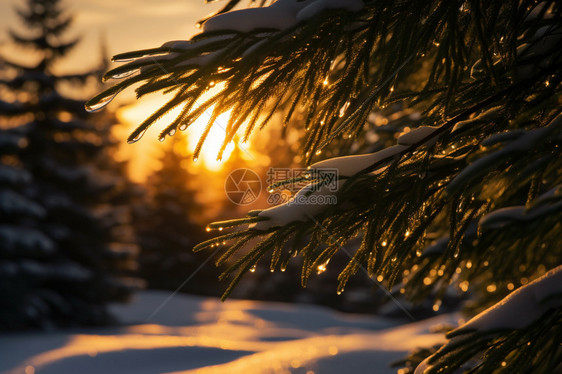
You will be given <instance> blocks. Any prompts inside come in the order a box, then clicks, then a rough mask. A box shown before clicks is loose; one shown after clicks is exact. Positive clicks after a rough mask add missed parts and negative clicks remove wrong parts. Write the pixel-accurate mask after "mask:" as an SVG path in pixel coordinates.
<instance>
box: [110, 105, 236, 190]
mask: <svg viewBox="0 0 562 374" xmlns="http://www.w3.org/2000/svg"><path fill="white" fill-rule="evenodd" d="M167 100H169V97H168V96H162V95H149V96H147V97H145V98H143V99H142V100H139V101H135V102H134V103H133V104H131V105H126V106H124V107H122V108H120V109H119V110H118V111H117V115H118V118H119V120H120V121H121V122H122V123H124V124H125V126H124V127H123V128H122V129H120V130H119V131H117V134H116V136H117V137H118V138H119V139H125V138H126V137H127V136H128V135H129V134H130V132H131V131H132V130H133V129H134V128H135V127H136V126H137V125H138V124H139V123H141V122H142V121H143V120H144V119H146V118H147V117H148V116H150V115H151V114H152V113H153V112H154V111H155V110H156V109H157V108H159V107H160V106H161V105H162V104H164V103H165V102H166V101H167ZM180 110H181V108H179V107H178V108H174V109H173V110H171V111H170V112H168V113H167V114H166V115H164V116H162V117H161V118H160V119H159V120H158V122H157V123H156V124H155V125H154V126H152V127H151V128H149V129H148V131H147V132H146V134H145V135H144V137H143V139H142V141H140V142H138V143H135V144H133V145H127V146H126V147H122V150H121V152H122V155H121V156H122V157H121V158H125V157H126V158H127V159H129V160H131V161H132V164H131V175H132V177H133V178H134V179H135V180H139V181H142V180H144V179H145V178H146V175H147V173H149V172H150V171H151V170H154V169H155V168H156V167H157V166H158V161H157V157H156V156H155V154H157V152H158V149H160V148H161V146H158V144H159V142H158V140H157V139H158V135H159V133H160V131H161V130H162V129H163V128H165V127H166V125H167V124H169V123H170V122H171V121H173V120H174V119H175V118H176V117H177V115H178V114H179V112H180ZM211 112H212V108H210V109H209V111H208V112H205V113H204V114H203V115H202V116H201V117H199V118H198V119H197V120H196V121H195V122H194V123H193V124H192V125H191V126H190V127H189V128H188V129H187V130H186V131H185V133H186V134H187V136H188V142H187V143H188V152H189V153H190V154H192V153H193V151H194V149H195V147H196V145H197V142H198V141H199V138H200V137H201V135H202V134H203V131H204V130H205V127H206V126H207V123H208V121H209V119H210V117H211ZM229 115H230V112H226V113H223V114H221V115H220V116H219V117H218V118H217V120H216V121H215V123H214V124H213V126H212V128H211V131H210V133H209V135H208V136H207V139H206V140H205V143H204V144H203V148H202V150H201V154H200V156H199V159H198V160H197V162H195V163H194V167H195V168H198V167H204V168H205V169H207V170H209V171H219V170H221V168H222V167H223V165H224V162H225V161H226V160H228V159H229V157H230V155H231V153H232V151H233V150H234V144H233V143H230V144H228V146H227V147H226V149H225V152H224V154H223V158H222V160H221V161H217V154H218V152H219V150H220V147H221V145H222V142H223V140H224V138H225V136H226V131H225V129H226V124H227V123H228V118H229ZM175 136H183V134H182V133H181V132H178V133H177V134H176V135H175ZM131 156H132V157H131Z"/></svg>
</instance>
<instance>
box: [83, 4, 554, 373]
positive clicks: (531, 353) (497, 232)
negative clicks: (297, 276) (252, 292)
mask: <svg viewBox="0 0 562 374" xmlns="http://www.w3.org/2000/svg"><path fill="white" fill-rule="evenodd" d="M237 3H239V1H238V0H231V1H228V3H227V5H226V6H225V8H224V9H223V12H219V14H218V15H215V16H213V17H211V18H209V19H208V20H206V22H205V23H204V24H203V32H202V33H201V34H199V35H196V36H194V37H193V38H192V39H191V40H190V41H173V42H168V43H165V44H164V45H162V46H161V47H159V48H154V49H150V50H143V51H135V52H129V53H123V54H120V55H118V56H116V57H115V60H125V59H133V61H131V62H128V63H126V64H123V65H121V66H118V67H116V68H114V69H112V70H111V71H109V72H108V73H107V74H106V77H123V76H124V75H128V74H132V75H129V76H128V77H127V78H126V79H124V80H123V81H121V82H119V83H117V84H116V85H114V86H113V87H111V88H109V89H108V90H106V91H105V92H102V93H101V94H99V95H98V96H96V97H95V98H93V99H92V100H91V101H90V102H89V104H88V108H89V109H97V108H99V107H101V106H103V105H104V104H105V103H107V102H108V101H110V100H111V98H112V97H113V96H115V95H116V94H117V93H119V92H120V91H121V90H123V89H124V88H126V87H128V86H130V85H132V84H136V83H140V85H139V86H138V88H137V94H138V95H139V96H142V95H145V94H147V93H151V92H155V91H159V90H163V91H168V92H174V93H175V96H174V97H173V98H172V99H171V100H170V101H169V102H168V103H167V104H166V105H164V106H163V107H162V108H161V109H159V110H157V111H156V112H155V113H154V114H153V115H151V116H150V117H148V118H147V119H146V120H145V121H144V122H143V123H141V124H140V125H139V127H138V128H137V129H136V130H135V131H134V132H133V133H132V134H131V136H130V141H137V140H138V139H140V137H141V136H142V135H143V134H144V132H145V130H146V128H147V127H149V126H150V125H151V124H152V123H153V122H154V121H155V120H156V119H158V118H159V117H160V116H161V115H162V114H163V113H166V112H167V111H169V110H170V109H171V108H174V107H180V108H181V113H180V114H179V116H178V117H177V119H176V120H175V121H173V122H172V123H170V124H169V125H168V126H167V127H166V128H165V129H164V130H163V131H162V135H161V136H162V137H165V136H166V135H173V133H175V131H176V129H179V130H183V129H185V128H187V127H188V126H189V125H190V124H191V123H193V121H194V120H195V119H196V118H197V117H198V116H200V115H201V113H202V112H203V111H204V110H206V109H207V108H209V107H210V106H211V105H214V113H213V117H216V116H218V115H219V114H220V113H223V112H225V111H227V110H230V111H231V113H232V115H231V117H230V121H229V123H228V126H227V138H226V140H225V144H224V145H223V149H224V146H225V145H226V143H228V142H229V141H231V140H232V139H233V138H234V137H235V136H236V134H237V133H240V132H242V133H243V134H244V136H245V137H247V136H249V134H251V133H252V131H253V130H254V129H256V128H260V127H262V126H264V125H266V124H267V123H268V122H270V119H271V118H272V115H273V113H275V112H276V111H281V112H282V114H283V115H284V118H285V124H290V121H289V120H290V119H291V118H292V116H293V115H295V113H297V110H296V109H299V108H300V107H303V108H304V109H303V111H304V118H303V127H302V128H303V129H304V130H303V131H304V132H305V134H306V139H305V141H304V143H303V144H302V150H303V156H304V158H305V161H306V163H307V164H309V165H310V169H309V170H310V171H309V175H308V177H307V178H305V180H308V182H309V185H308V186H307V187H305V188H303V189H302V190H301V191H300V192H299V193H298V194H297V195H296V197H297V198H299V199H301V200H299V201H297V203H292V204H283V205H280V206H276V207H273V208H270V209H266V210H263V211H252V212H249V213H248V216H247V217H245V218H241V219H237V220H231V221H226V222H217V223H214V224H211V225H210V226H209V227H210V228H212V229H220V230H224V229H230V228H235V227H238V228H239V229H238V230H236V231H232V232H229V233H223V234H222V235H219V236H218V237H216V238H214V239H212V240H209V241H206V242H203V243H201V244H200V245H198V246H197V247H196V248H195V250H202V249H205V248H209V247H211V246H214V245H216V244H217V243H222V242H223V241H227V242H228V243H229V245H228V246H225V249H224V252H223V253H222V258H228V257H230V256H234V255H235V254H236V253H237V252H242V254H241V255H240V256H239V257H238V258H237V259H236V261H235V262H233V264H232V266H231V267H230V268H229V269H227V271H226V272H225V273H223V275H222V277H223V278H228V277H230V276H232V277H233V278H232V281H231V285H230V286H229V287H228V288H227V290H226V292H225V297H226V296H228V295H229V294H230V293H231V292H232V290H233V287H235V286H236V284H237V283H238V282H239V281H240V278H241V277H242V276H244V274H245V273H246V272H248V271H249V270H251V269H253V267H254V266H255V265H256V264H257V263H258V262H266V261H267V262H269V266H270V268H271V269H272V270H276V269H283V268H285V267H286V266H287V263H288V262H289V261H291V259H293V258H294V257H295V256H297V255H298V256H297V257H299V258H301V259H302V276H301V281H302V284H303V285H306V282H307V280H308V278H309V277H310V276H311V275H313V274H315V273H316V271H317V270H318V268H319V267H325V266H328V261H329V260H330V259H331V258H332V257H333V256H334V255H335V254H336V253H340V252H343V253H346V254H347V255H349V261H348V263H347V265H346V266H345V268H344V269H340V274H339V285H338V286H337V292H338V293H341V292H343V291H344V287H345V285H346V283H347V282H348V280H349V279H350V278H351V277H352V276H354V275H356V274H357V273H358V272H366V273H367V274H368V275H369V276H370V277H372V279H373V280H376V281H377V282H380V283H381V286H383V287H386V288H388V289H393V287H395V286H398V287H399V288H400V292H401V293H402V294H403V295H404V296H405V297H407V298H408V299H410V300H412V301H421V300H424V299H427V298H431V299H433V300H434V306H433V309H434V310H439V308H440V306H441V300H442V299H443V297H444V295H445V293H446V291H451V290H458V291H459V292H465V291H466V292H467V294H470V297H471V300H472V312H471V313H477V312H480V313H479V314H477V315H476V316H475V317H474V318H473V319H472V320H470V321H469V322H467V323H466V324H465V325H462V326H460V327H459V328H457V329H455V330H453V331H451V332H449V333H448V334H447V336H448V337H449V338H450V341H449V342H448V343H447V344H445V345H443V346H442V347H441V348H439V349H438V350H437V351H435V352H434V350H433V349H427V350H424V351H420V352H416V353H414V354H413V355H412V356H411V358H410V359H409V360H408V361H407V362H406V363H407V364H408V367H406V368H404V369H403V370H402V372H413V371H414V370H415V371H416V373H422V372H424V373H452V372H456V370H458V369H461V371H468V372H472V373H489V372H494V373H500V372H501V373H530V372H532V373H552V372H555V371H556V370H557V369H559V363H560V362H561V351H560V347H559V337H560V334H561V333H562V310H561V305H562V304H561V301H562V299H561V295H562V288H561V285H562V279H561V278H562V266H560V264H561V258H562V256H561V255H562V252H561V249H562V242H561V239H560V238H562V235H560V234H561V226H560V222H561V218H562V209H560V208H561V206H562V201H561V197H562V193H561V191H562V188H561V182H562V181H561V175H560V170H561V169H562V164H561V162H562V158H561V157H560V150H561V144H560V143H561V139H562V137H561V129H562V126H561V124H562V114H561V109H560V107H561V106H560V102H561V88H562V85H561V79H562V78H561V76H560V71H561V68H562V50H560V48H559V46H560V44H562V22H561V21H562V7H561V4H560V2H557V1H550V0H544V1H527V0H521V1H520V0H517V1H499V0H491V1H477V0H467V1H417V0H407V1H402V2H395V1H384V0H364V1H361V0H345V1H344V0H341V1H338V0H335V1H330V0H309V1H297V0H279V1H276V2H267V1H263V2H261V5H262V6H263V7H261V8H259V7H258V8H250V9H243V10H237V11H231V10H232V8H233V7H234V6H236V4H237ZM216 82H221V83H222V84H220V85H216ZM210 87H214V89H215V92H214V93H215V95H213V96H211V98H209V99H207V100H206V101H202V103H199V102H198V99H199V98H200V97H201V95H203V94H204V93H205V92H206V91H207V90H208V89H209V88H210ZM395 104H400V105H398V106H397V107H395V109H396V113H393V114H392V115H390V116H389V117H388V119H393V118H398V117H405V116H410V118H412V119H414V120H415V121H414V125H413V126H411V127H410V126H400V125H397V126H394V129H389V128H388V127H387V125H386V124H383V126H380V127H379V126H376V118H375V121H374V122H375V124H374V125H373V121H370V120H369V119H370V118H371V117H372V116H375V117H376V115H377V114H378V113H380V111H381V109H383V108H387V109H388V108H391V107H394V105H395ZM388 119H387V120H388ZM388 122H389V124H390V121H388ZM211 123H212V121H211ZM388 130H390V131H394V130H395V131H394V132H393V133H392V136H390V137H389V136H384V137H383V136H381V142H380V143H379V146H380V148H379V149H380V150H379V151H377V152H374V153H373V152H372V153H366V154H362V155H354V156H343V157H337V158H331V159H327V160H324V161H320V162H315V163H313V160H314V159H318V158H320V157H321V156H320V153H321V152H322V151H323V149H325V148H326V147H327V146H328V145H329V144H330V143H332V144H334V143H335V144H338V143H341V142H345V141H346V140H347V141H352V139H360V138H364V137H366V136H368V134H369V132H371V131H374V132H375V134H376V135H381V133H382V132H383V131H388ZM205 134H206V133H205ZM205 134H204V135H203V137H202V138H201V139H200V142H199V147H198V149H200V147H201V146H203V142H204V140H205ZM396 143H397V144H396ZM340 149H343V150H345V148H340ZM347 149H348V150H351V148H347ZM332 151H333V150H332ZM341 154H344V153H341ZM195 157H197V151H196V153H195ZM334 169H335V170H337V172H338V182H337V185H336V186H337V192H333V191H331V190H330V189H329V186H328V185H327V182H326V180H327V178H326V177H327V170H334ZM280 186H281V185H273V186H271V187H272V189H274V188H277V187H280ZM331 197H336V198H337V204H335V205H326V204H320V203H319V201H320V200H326V199H327V198H331ZM244 225H249V226H247V228H245V227H244ZM354 240H359V242H360V244H359V245H358V246H354V245H353V241H354ZM242 249H245V251H242ZM549 269H552V270H550V271H548V270H549ZM506 295H507V296H506ZM487 306H491V307H490V308H488V309H485V308H486V307H487ZM433 352H434V353H433ZM427 355H430V357H428V358H426V356H427ZM422 360H423V362H421V363H420V361H422ZM418 363H419V365H417V364H418ZM416 366H417V369H416Z"/></svg>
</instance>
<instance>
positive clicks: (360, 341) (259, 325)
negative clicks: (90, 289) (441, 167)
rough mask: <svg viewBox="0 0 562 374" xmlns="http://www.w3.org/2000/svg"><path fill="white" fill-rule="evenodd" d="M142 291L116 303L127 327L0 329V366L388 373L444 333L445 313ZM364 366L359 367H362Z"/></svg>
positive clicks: (42, 370) (11, 369)
mask: <svg viewBox="0 0 562 374" xmlns="http://www.w3.org/2000/svg"><path fill="white" fill-rule="evenodd" d="M168 295H169V294H168V293H165V292H159V291H145V292H141V293H139V294H137V295H136V297H135V299H134V300H133V302H132V303H130V304H128V305H124V306H115V307H113V308H112V310H113V312H114V313H115V314H116V315H117V316H118V318H119V319H120V320H121V321H122V322H123V323H124V324H127V326H124V327H113V328H100V329H82V330H80V331H70V332H56V333H20V334H10V335H4V336H2V337H0V352H1V356H2V360H0V372H1V373H6V374H7V373H10V374H11V373H14V374H15V373H26V374H29V373H38V374H51V373H52V374H64V373H82V374H89V373H92V374H93V373H96V374H97V373H107V374H111V373H136V374H142V373H202V374H206V373H289V372H290V373H309V374H310V373H312V372H315V373H322V374H330V373H342V372H346V373H357V372H373V373H378V374H385V373H395V372H396V371H395V369H389V368H388V362H390V361H393V360H395V359H398V358H400V357H402V356H403V354H404V353H405V352H407V351H409V350H410V349H412V348H415V347H418V346H428V345H431V344H434V343H437V342H441V341H442V340H443V337H442V335H441V334H430V333H429V332H428V328H429V327H430V326H432V325H434V324H438V323H443V322H452V317H451V316H441V317H437V318H433V319H430V320H426V321H422V322H416V323H411V324H406V325H402V326H397V322H393V321H389V320H385V319H381V318H376V317H369V316H360V315H345V314H340V313H337V312H333V311H331V310H329V309H325V308H322V307H317V306H305V305H296V306H295V305H289V304H281V303H263V302H254V301H244V300H229V301H227V302H225V303H221V302H220V301H218V300H217V299H213V298H203V297H195V296H185V295H178V296H176V297H174V298H173V299H172V300H171V301H170V302H169V303H167V304H166V305H165V306H164V307H163V308H162V309H161V310H160V311H159V312H158V314H156V315H155V316H154V317H153V318H151V319H150V320H147V317H148V316H150V315H151V314H152V313H153V312H154V311H155V310H156V309H157V308H158V307H159V306H160V305H161V304H162V303H163V302H164V301H165V299H166V298H167V297H168ZM365 370H366V371H365Z"/></svg>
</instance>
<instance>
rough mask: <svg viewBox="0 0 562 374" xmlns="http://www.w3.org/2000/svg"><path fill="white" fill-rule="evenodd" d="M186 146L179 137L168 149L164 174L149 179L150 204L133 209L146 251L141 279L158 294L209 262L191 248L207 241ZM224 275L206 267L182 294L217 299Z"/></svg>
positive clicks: (178, 284) (143, 255)
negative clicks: (197, 220)
mask: <svg viewBox="0 0 562 374" xmlns="http://www.w3.org/2000/svg"><path fill="white" fill-rule="evenodd" d="M186 152H187V141H186V139H185V137H184V136H177V137H175V138H174V139H173V140H172V141H171V142H169V144H168V146H167V147H166V148H165V149H164V152H163V153H162V156H161V158H160V162H161V165H162V166H161V167H160V169H158V170H156V171H155V172H153V174H152V175H150V176H149V178H148V181H147V183H146V187H147V189H148V193H147V199H146V200H145V201H144V202H140V201H139V202H138V203H137V204H135V207H134V212H135V214H134V217H135V229H136V232H137V238H138V243H139V245H140V247H141V248H142V251H141V254H140V256H139V264H140V267H139V276H140V277H142V278H143V279H145V280H146V281H147V285H148V287H150V288H154V289H168V290H175V289H177V288H178V287H180V285H182V283H183V282H184V281H185V280H186V279H187V278H188V277H190V276H191V275H192V274H194V273H195V271H196V270H197V269H198V267H199V266H202V264H203V262H204V261H205V260H206V259H207V257H208V256H206V255H204V254H195V253H193V251H192V248H193V247H194V246H195V244H197V243H198V242H199V241H201V240H202V239H203V238H205V232H204V230H203V228H202V226H201V224H198V223H196V221H195V220H194V218H196V217H201V214H202V211H203V206H202V205H201V204H200V203H198V197H197V196H196V190H195V189H194V188H193V187H192V186H191V184H192V182H193V179H194V178H195V175H193V174H192V173H190V172H189V170H188V168H187V167H186V164H187V159H186V156H187V154H186ZM218 274H219V271H218V270H217V269H216V268H215V267H213V266H210V265H209V266H207V267H206V268H205V269H204V270H203V271H198V272H197V273H196V274H195V275H194V276H193V278H191V279H190V280H189V282H187V283H186V284H185V285H184V286H183V287H181V289H180V291H182V292H189V293H194V294H202V295H214V296H216V295H217V293H218V292H220V291H219V290H220V285H219V282H218Z"/></svg>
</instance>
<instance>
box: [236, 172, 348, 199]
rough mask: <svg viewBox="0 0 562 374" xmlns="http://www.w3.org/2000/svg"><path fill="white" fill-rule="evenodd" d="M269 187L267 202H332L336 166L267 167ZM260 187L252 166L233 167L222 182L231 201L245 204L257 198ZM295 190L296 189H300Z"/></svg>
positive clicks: (336, 188)
mask: <svg viewBox="0 0 562 374" xmlns="http://www.w3.org/2000/svg"><path fill="white" fill-rule="evenodd" d="M266 183H267V185H268V186H276V187H274V188H275V189H276V191H275V192H274V191H270V195H269V196H268V197H267V202H268V203H269V204H270V205H279V204H284V203H287V204H295V205H307V204H311V205H335V204H337V198H336V195H335V192H337V190H338V186H339V184H338V169H334V168H323V169H314V170H309V169H306V168H269V170H268V171H267V180H266ZM261 188H262V183H261V180H260V178H259V176H258V174H256V173H255V172H254V171H253V170H250V169H236V170H234V171H233V172H232V173H230V174H229V175H228V177H227V179H226V182H225V192H226V196H227V197H228V199H229V200H230V201H232V202H233V203H234V204H238V205H248V204H251V203H253V202H254V201H256V200H257V198H258V197H259V195H260V192H261ZM304 188H306V190H304V191H303V192H301V193H298V192H299V191H302V190H303V189H304Z"/></svg>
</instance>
